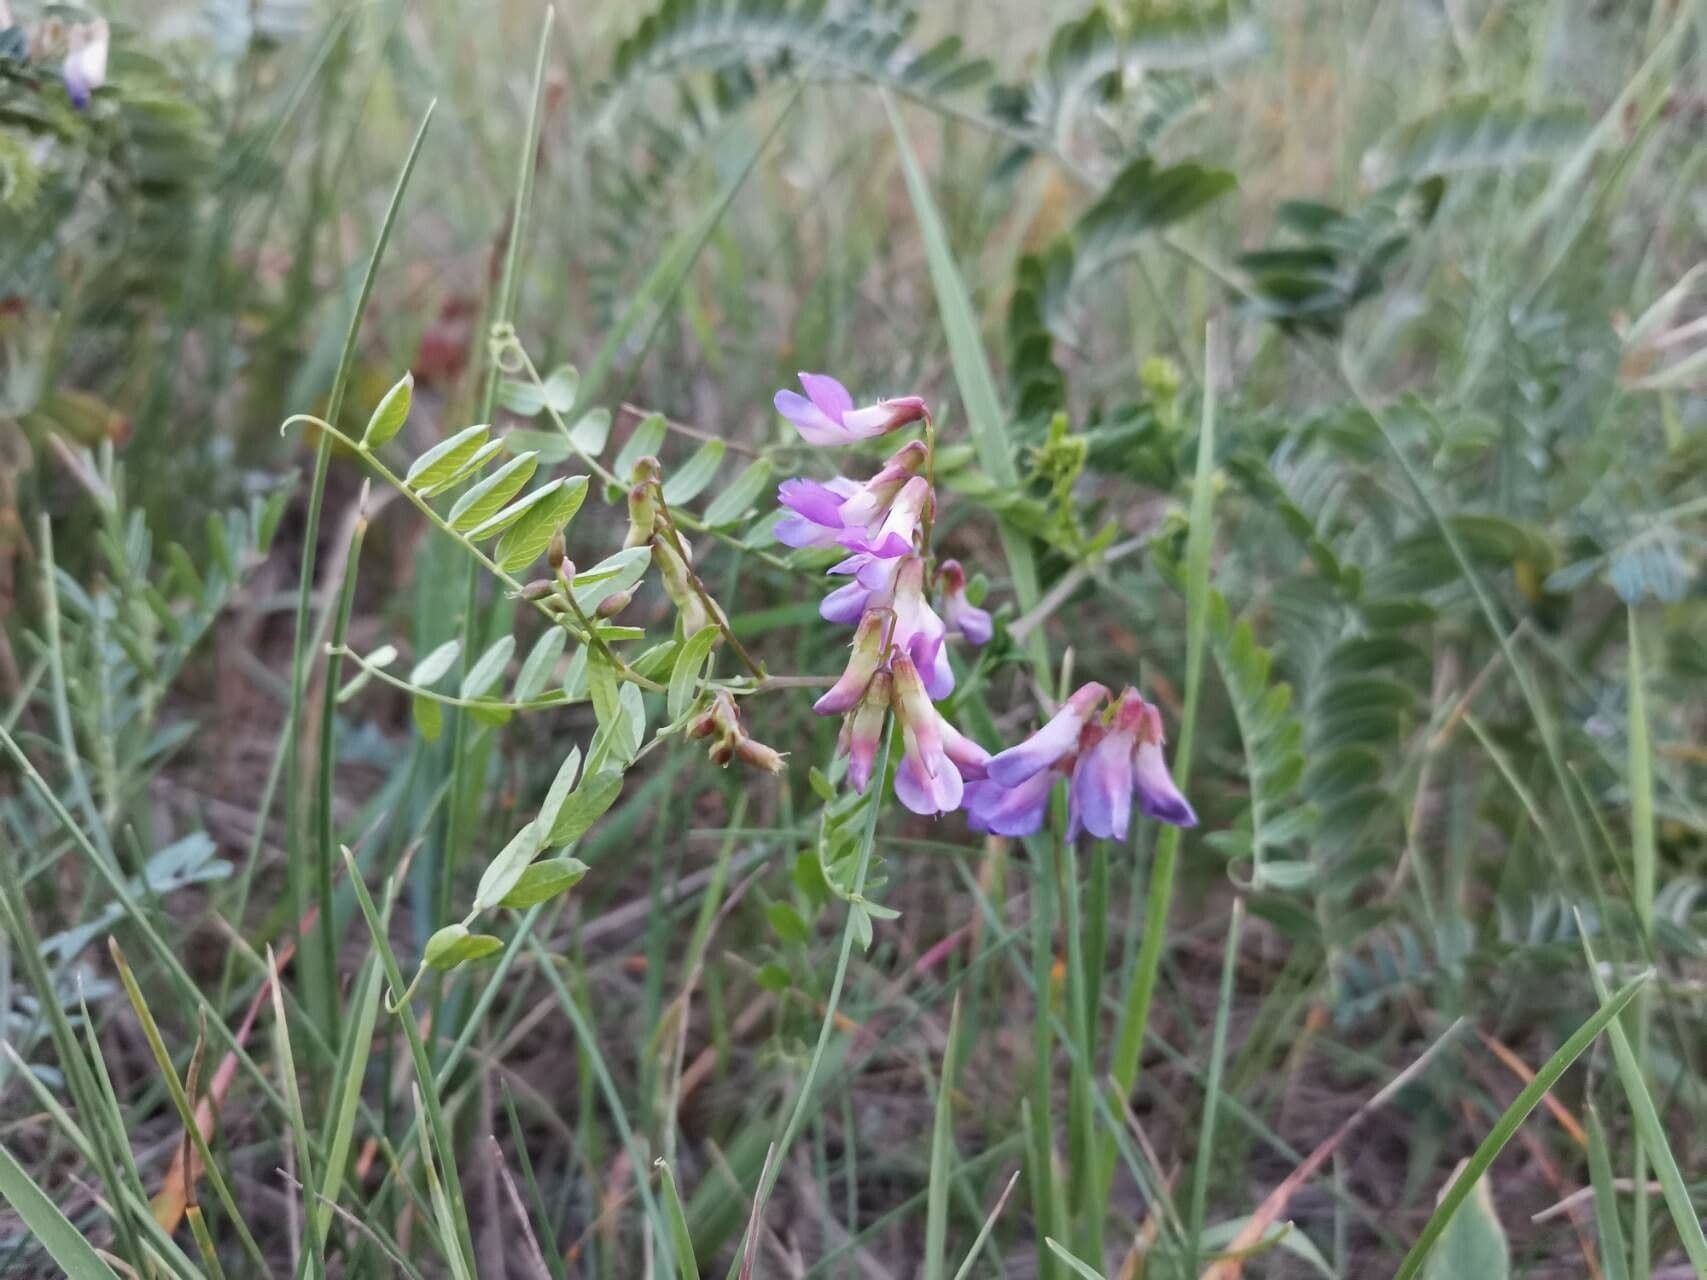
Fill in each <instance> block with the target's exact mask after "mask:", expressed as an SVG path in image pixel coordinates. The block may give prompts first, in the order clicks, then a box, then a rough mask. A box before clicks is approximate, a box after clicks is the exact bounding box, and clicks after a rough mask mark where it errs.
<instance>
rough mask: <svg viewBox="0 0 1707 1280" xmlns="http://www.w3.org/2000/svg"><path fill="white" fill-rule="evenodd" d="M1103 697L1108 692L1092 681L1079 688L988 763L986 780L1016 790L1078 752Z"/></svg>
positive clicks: (1106, 695)
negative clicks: (1038, 725)
mask: <svg viewBox="0 0 1707 1280" xmlns="http://www.w3.org/2000/svg"><path fill="white" fill-rule="evenodd" d="M1106 697H1108V689H1107V688H1106V687H1104V686H1103V685H1100V684H1097V683H1096V682H1095V681H1092V682H1091V683H1089V684H1082V685H1080V686H1079V687H1078V689H1076V690H1075V691H1074V692H1073V696H1072V697H1070V698H1068V699H1067V701H1066V702H1064V703H1062V704H1061V709H1060V710H1059V711H1057V712H1056V713H1055V714H1054V715H1053V716H1051V717H1050V718H1049V722H1048V723H1047V724H1045V725H1044V726H1043V727H1042V728H1041V729H1039V730H1038V731H1037V732H1036V733H1034V734H1032V735H1031V737H1029V738H1027V739H1026V740H1025V741H1024V742H1022V743H1020V744H1019V745H1018V746H1015V747H1009V748H1008V749H1007V750H1006V751H1004V752H1002V753H1001V754H1000V755H998V756H996V757H995V758H994V759H992V760H991V761H990V769H989V773H990V777H991V778H992V779H994V780H995V781H996V782H999V783H1000V784H1001V785H1002V786H1004V787H1017V786H1018V785H1019V784H1020V783H1022V782H1024V781H1025V780H1026V779H1027V778H1030V777H1032V776H1034V775H1035V774H1038V773H1041V772H1043V770H1045V769H1047V768H1049V767H1050V766H1051V765H1053V764H1055V763H1057V762H1058V761H1061V760H1063V759H1065V758H1066V757H1068V756H1070V755H1072V754H1073V753H1074V752H1075V751H1077V750H1078V747H1079V733H1080V731H1081V730H1082V729H1084V727H1085V723H1086V721H1088V720H1089V719H1090V717H1091V714H1092V712H1094V711H1095V710H1096V709H1097V708H1098V707H1099V706H1101V705H1102V700H1103V699H1104V698H1106Z"/></svg>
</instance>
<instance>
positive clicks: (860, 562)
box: [818, 552, 901, 622]
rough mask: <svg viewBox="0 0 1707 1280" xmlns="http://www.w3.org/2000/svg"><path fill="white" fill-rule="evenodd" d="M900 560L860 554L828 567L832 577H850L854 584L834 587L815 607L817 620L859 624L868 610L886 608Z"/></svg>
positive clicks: (892, 590) (893, 587)
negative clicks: (847, 575)
mask: <svg viewBox="0 0 1707 1280" xmlns="http://www.w3.org/2000/svg"><path fill="white" fill-rule="evenodd" d="M900 566H901V561H899V560H884V559H881V558H880V557H878V556H872V555H867V554H865V553H864V552H859V553H858V554H856V555H851V556H849V557H848V558H847V559H846V560H843V561H841V562H840V563H838V564H834V565H831V566H830V568H829V570H828V572H830V573H832V574H852V575H853V579H854V580H853V581H852V582H850V583H848V584H847V585H846V586H845V587H837V588H836V589H835V590H834V591H832V592H830V594H829V595H827V596H825V597H824V599H823V600H822V601H821V602H820V603H819V605H818V616H819V617H821V618H823V619H824V621H826V622H858V621H859V620H860V618H861V616H862V615H864V613H865V611H866V608H867V607H868V606H870V607H874V608H879V609H881V608H887V607H888V603H889V598H890V596H891V594H892V593H893V592H894V589H895V573H896V570H898V569H899V568H900Z"/></svg>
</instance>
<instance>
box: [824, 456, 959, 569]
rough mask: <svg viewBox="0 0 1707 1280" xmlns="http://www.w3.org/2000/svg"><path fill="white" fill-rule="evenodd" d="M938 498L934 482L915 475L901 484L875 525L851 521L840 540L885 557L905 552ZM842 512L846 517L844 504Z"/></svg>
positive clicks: (869, 553)
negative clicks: (864, 524) (932, 490)
mask: <svg viewBox="0 0 1707 1280" xmlns="http://www.w3.org/2000/svg"><path fill="white" fill-rule="evenodd" d="M935 501H936V497H935V495H934V494H933V493H932V492H931V482H930V481H929V480H926V479H925V478H924V477H923V476H914V477H913V478H912V479H911V480H909V481H907V483H906V484H904V485H902V486H901V492H900V493H899V494H897V495H896V497H895V501H894V502H892V503H891V504H890V505H889V509H888V511H887V512H885V513H884V516H883V519H882V521H881V522H880V523H879V524H878V525H877V526H876V527H869V526H868V527H864V528H861V527H859V526H857V525H854V524H852V523H851V522H850V524H849V526H848V528H847V530H846V532H844V533H843V534H842V537H841V543H842V545H843V546H844V547H846V548H848V549H849V550H850V551H863V552H864V553H865V554H867V555H872V556H878V557H880V558H883V559H893V558H894V557H895V556H904V555H906V554H907V553H908V552H909V551H911V550H912V549H913V535H914V534H915V533H916V532H917V531H918V528H919V522H920V521H921V520H922V519H923V518H924V514H925V512H926V511H927V510H928V509H929V508H930V507H931V506H932V504H933V503H935ZM842 513H843V516H844V518H845V517H846V514H847V507H845V506H844V507H843V508H842Z"/></svg>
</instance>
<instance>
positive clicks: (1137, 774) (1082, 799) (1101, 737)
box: [1067, 689, 1197, 840]
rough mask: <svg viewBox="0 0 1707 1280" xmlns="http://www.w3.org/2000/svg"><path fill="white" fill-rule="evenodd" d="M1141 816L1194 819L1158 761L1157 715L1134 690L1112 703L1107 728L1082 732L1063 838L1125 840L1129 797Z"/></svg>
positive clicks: (1185, 823) (1188, 823)
mask: <svg viewBox="0 0 1707 1280" xmlns="http://www.w3.org/2000/svg"><path fill="white" fill-rule="evenodd" d="M1134 790H1136V791H1137V795H1138V807H1139V809H1140V810H1142V811H1143V812H1144V813H1145V814H1146V815H1148V816H1149V817H1152V818H1156V819H1159V820H1160V821H1162V822H1171V823H1173V824H1174V825H1175V826H1179V827H1194V826H1196V825H1197V815H1196V814H1195V813H1193V812H1192V808H1191V805H1190V804H1189V803H1187V802H1186V799H1185V797H1184V796H1182V795H1181V794H1180V793H1179V790H1178V788H1176V787H1175V786H1174V780H1173V778H1172V777H1171V776H1170V775H1169V774H1168V767H1167V763H1166V762H1165V761H1164V760H1163V758H1162V715H1161V712H1159V711H1157V710H1156V708H1155V707H1153V706H1151V705H1150V704H1149V703H1147V702H1145V701H1144V699H1143V698H1142V697H1140V696H1139V694H1138V691H1137V690H1136V689H1127V690H1126V691H1125V692H1124V693H1122V694H1121V695H1120V700H1119V701H1118V702H1117V703H1116V704H1115V708H1114V718H1113V721H1112V723H1111V724H1110V725H1109V726H1108V728H1107V729H1106V730H1103V729H1102V728H1101V727H1100V726H1096V725H1092V726H1090V727H1088V728H1087V729H1086V732H1085V740H1084V742H1083V744H1082V747H1081V750H1080V753H1079V758H1078V762H1077V763H1076V764H1075V765H1074V767H1073V785H1072V789H1071V791H1070V792H1069V813H1070V817H1069V821H1068V828H1067V836H1068V838H1069V839H1073V838H1075V837H1077V836H1078V834H1079V832H1080V831H1081V830H1084V831H1088V832H1090V834H1091V835H1093V836H1096V837H1097V838H1098V839H1102V840H1124V839H1126V832H1127V828H1128V823H1129V820H1130V818H1131V815H1132V796H1133V792H1134Z"/></svg>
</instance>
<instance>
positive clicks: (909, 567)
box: [776, 373, 1197, 840]
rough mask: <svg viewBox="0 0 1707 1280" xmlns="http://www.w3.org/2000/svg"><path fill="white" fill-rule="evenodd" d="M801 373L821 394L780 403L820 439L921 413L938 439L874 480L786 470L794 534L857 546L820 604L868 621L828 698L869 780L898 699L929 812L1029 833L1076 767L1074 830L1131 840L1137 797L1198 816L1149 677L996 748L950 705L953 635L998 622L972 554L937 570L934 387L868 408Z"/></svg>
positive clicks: (856, 778) (1079, 702) (843, 744)
mask: <svg viewBox="0 0 1707 1280" xmlns="http://www.w3.org/2000/svg"><path fill="white" fill-rule="evenodd" d="M800 383H801V386H802V387H803V388H804V389H805V391H806V394H805V395H804V396H803V395H800V394H799V393H797V392H793V391H786V390H785V391H779V392H777V394H776V408H777V411H778V412H779V413H781V414H782V416H783V417H785V418H787V419H788V420H789V421H790V422H791V423H793V424H794V426H795V427H796V429H798V430H799V432H800V434H801V436H802V437H803V438H804V439H805V440H806V441H807V442H808V443H809V444H814V445H840V444H849V443H852V442H854V441H858V440H865V439H871V438H874V437H876V436H881V435H885V434H887V433H889V432H891V431H894V430H897V429H898V428H900V427H904V426H907V425H909V424H911V423H915V422H921V423H923V424H924V426H925V439H924V440H915V441H912V442H910V443H908V444H907V445H904V446H903V447H902V448H901V449H899V450H897V451H896V452H895V453H894V454H892V455H891V456H890V457H889V459H888V460H887V461H886V462H885V463H884V464H883V466H882V468H881V469H879V470H878V472H877V473H876V474H875V475H873V476H871V477H870V478H869V479H867V480H865V481H863V482H861V481H855V480H852V479H849V478H846V477H842V476H838V477H836V478H835V479H833V480H829V481H825V482H820V481H816V480H806V479H794V480H786V481H784V482H783V484H782V485H781V487H780V488H779V490H778V494H777V497H778V500H779V502H780V503H781V505H782V508H783V516H782V519H781V520H780V521H778V523H777V526H776V535H777V537H778V539H779V540H780V541H782V542H783V543H785V544H786V545H788V546H791V547H819V548H839V549H840V550H843V551H846V552H847V553H848V554H847V555H846V556H845V557H844V558H843V559H842V560H841V561H839V562H838V563H837V564H835V565H834V566H833V567H832V568H831V569H830V571H829V572H830V573H831V574H832V575H836V576H839V577H845V578H847V579H848V581H847V582H846V583H845V584H844V585H842V586H840V587H838V588H836V589H835V590H833V591H831V592H830V593H829V595H827V596H826V597H825V598H824V600H823V602H822V604H821V605H820V606H819V612H820V614H821V615H822V616H823V617H824V618H825V619H826V620H828V621H830V622H840V623H848V624H852V625H853V626H854V638H853V645H852V653H851V654H850V656H849V658H848V663H847V667H846V669H845V670H844V671H843V672H842V675H841V677H840V678H839V679H837V680H836V682H835V683H834V685H832V686H831V688H830V690H829V691H828V692H827V693H825V694H824V695H823V696H822V697H821V698H819V699H818V701H817V702H816V703H815V704H814V706H813V710H815V711H817V712H818V714H820V715H827V716H828V715H839V716H841V717H842V732H841V738H840V741H839V743H838V747H837V750H838V754H841V755H845V756H846V757H847V759H848V780H849V781H850V782H851V783H852V784H853V786H854V788H855V789H856V790H859V791H864V790H865V788H866V787H867V786H868V785H869V783H870V781H871V775H872V772H873V770H874V769H875V767H876V756H877V748H878V744H879V741H880V738H881V735H882V731H883V725H884V720H885V717H886V716H887V715H888V714H890V713H891V712H892V713H893V714H894V716H895V719H896V726H897V728H899V729H900V731H901V740H902V755H901V762H900V764H899V766H898V767H897V769H896V773H895V794H896V797H897V798H898V799H899V800H900V801H901V803H902V804H904V805H906V807H907V808H909V809H911V810H912V811H913V812H914V813H918V814H925V815H934V814H942V813H949V812H952V811H953V810H955V809H959V808H961V807H962V806H963V805H964V806H965V807H966V809H967V811H968V816H969V819H970V821H971V824H972V826H973V827H974V828H975V829H976V830H980V831H989V832H994V833H997V834H1001V835H1028V834H1030V833H1032V832H1034V831H1036V830H1038V829H1039V828H1040V827H1041V826H1042V825H1043V820H1044V817H1045V815H1046V811H1047V809H1048V802H1049V793H1050V791H1051V789H1052V788H1053V786H1054V783H1055V780H1056V778H1058V777H1061V776H1063V775H1065V776H1067V777H1070V778H1071V790H1070V797H1071V801H1070V815H1071V816H1070V827H1071V831H1070V836H1072V837H1076V836H1077V835H1078V834H1079V832H1080V831H1087V832H1089V833H1090V834H1091V835H1094V836H1098V837H1101V838H1103V839H1115V840H1119V839H1123V838H1124V837H1125V835H1126V831H1127V823H1128V820H1129V817H1130V811H1131V807H1132V802H1133V798H1134V796H1136V798H1137V801H1138V806H1139V808H1140V809H1141V810H1142V811H1143V812H1144V813H1146V814H1148V815H1149V816H1151V817H1154V818H1158V819H1160V820H1161V821H1164V822H1171V823H1175V824H1177V825H1180V826H1191V825H1194V824H1195V823H1196V821H1197V816H1196V814H1194V813H1193V812H1192V809H1191V805H1190V804H1189V803H1187V801H1186V799H1185V797H1184V796H1182V795H1180V793H1179V791H1178V790H1177V789H1176V788H1175V786H1174V784H1173V779H1172V778H1171V777H1170V776H1169V774H1168V769H1167V764H1166V762H1165V760H1164V758H1163V756H1162V743H1163V737H1162V719H1161V713H1160V712H1159V711H1157V709H1156V708H1155V707H1153V706H1151V705H1150V704H1149V703H1147V702H1145V701H1144V699H1143V698H1142V697H1140V696H1139V695H1138V693H1137V691H1136V690H1133V689H1128V690H1126V692H1125V693H1123V694H1121V696H1120V697H1119V698H1117V699H1115V700H1114V701H1113V703H1112V704H1110V705H1108V706H1107V707H1106V709H1105V704H1106V703H1108V700H1109V691H1108V690H1107V689H1106V688H1105V687H1104V686H1102V685H1100V684H1087V685H1085V686H1083V687H1082V688H1080V689H1079V690H1078V691H1077V692H1076V693H1074V694H1073V696H1072V697H1071V698H1069V699H1068V701H1067V703H1066V705H1064V706H1063V707H1062V708H1061V710H1060V711H1058V712H1057V713H1056V714H1055V715H1054V716H1053V717H1052V718H1051V719H1050V721H1049V722H1048V723H1047V724H1046V725H1044V727H1043V728H1042V729H1040V730H1038V732H1037V733H1036V734H1034V735H1033V736H1032V737H1031V738H1029V739H1027V740H1026V741H1025V742H1023V743H1021V744H1020V745H1019V746H1017V747H1012V748H1010V749H1008V750H1006V751H1004V752H1002V753H1001V754H1000V755H997V756H995V757H991V755H990V753H989V752H988V751H986V750H985V749H984V748H983V747H981V746H979V745H978V743H976V742H974V741H972V739H970V738H968V737H967V736H966V735H965V734H963V733H961V732H960V730H959V729H957V728H955V726H954V725H953V724H952V723H950V722H949V721H948V719H947V718H945V717H944V716H943V715H942V713H941V712H940V711H939V710H938V709H937V707H936V705H935V704H936V703H937V702H940V701H941V700H943V699H944V698H947V697H948V696H949V695H950V694H951V693H953V691H954V670H953V667H952V666H951V665H950V664H949V660H948V652H947V643H946V642H947V639H948V637H949V636H950V635H956V636H959V637H960V638H962V639H963V640H965V641H966V642H968V643H970V644H975V645H981V644H985V643H987V642H988V641H989V639H990V636H991V633H992V630H993V626H992V622H991V619H990V615H989V614H988V613H987V612H986V611H985V610H983V609H981V608H979V607H978V606H977V605H975V604H973V603H972V601H971V600H970V599H969V598H968V596H967V592H966V571H965V569H964V568H963V567H962V566H961V565H960V563H959V562H958V561H955V560H945V561H942V562H941V563H940V564H939V565H937V566H936V568H935V571H934V573H933V572H932V570H931V562H930V532H931V525H932V522H933V521H934V519H935V515H936V501H937V498H936V490H935V487H934V486H933V485H932V483H931V479H930V476H931V461H932V457H931V448H932V445H931V440H932V437H931V430H930V411H929V410H928V409H927V408H926V406H925V402H924V401H923V400H922V399H920V398H919V397H918V396H903V397H900V398H897V399H893V400H880V401H878V402H877V403H876V404H874V405H871V406H868V407H866V408H855V407H854V402H853V397H852V396H851V395H850V394H849V393H848V390H847V388H846V387H844V386H842V384H841V383H840V382H837V381H836V380H835V379H834V378H831V377H828V376H827V375H824V374H815V373H802V374H801V375H800ZM933 595H934V597H935V599H936V600H937V602H938V603H939V604H940V606H941V612H940V613H939V612H938V610H937V608H936V607H934V606H933V604H932V596H933Z"/></svg>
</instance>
